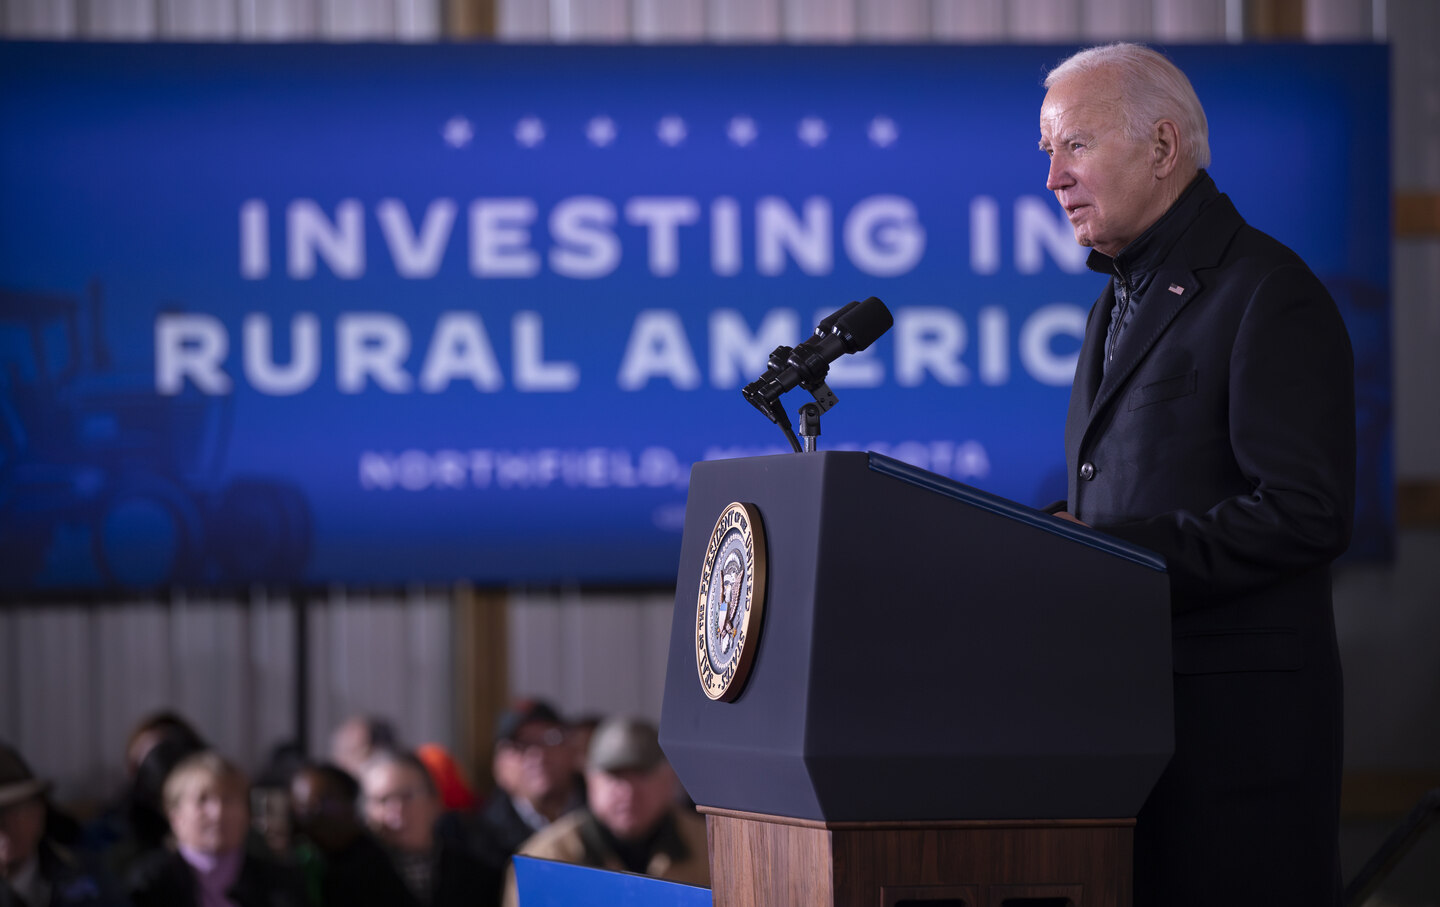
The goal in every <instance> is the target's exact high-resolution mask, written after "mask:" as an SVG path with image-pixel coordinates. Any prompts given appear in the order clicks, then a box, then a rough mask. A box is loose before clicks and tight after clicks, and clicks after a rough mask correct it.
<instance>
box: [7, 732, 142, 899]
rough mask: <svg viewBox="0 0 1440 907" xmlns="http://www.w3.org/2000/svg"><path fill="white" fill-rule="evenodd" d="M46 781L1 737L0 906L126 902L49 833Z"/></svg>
mask: <svg viewBox="0 0 1440 907" xmlns="http://www.w3.org/2000/svg"><path fill="white" fill-rule="evenodd" d="M50 787H51V785H50V782H49V781H48V780H45V779H43V778H37V777H35V774H34V772H32V771H31V770H30V766H29V765H27V764H26V762H25V760H24V759H23V758H21V756H20V754H19V753H18V752H17V751H16V750H15V749H13V748H12V747H10V746H7V745H6V744H3V743H0V907H81V905H85V907H103V905H113V904H121V903H124V901H123V899H121V898H120V897H119V896H118V895H117V894H116V893H115V892H114V890H113V887H112V886H110V885H109V884H107V881H106V879H105V878H104V876H103V875H102V874H101V873H99V872H98V871H95V870H91V869H89V868H88V867H85V866H84V865H82V864H81V862H80V860H79V858H78V857H77V856H76V855H75V854H73V853H71V852H70V851H69V850H67V849H65V848H64V847H62V846H60V845H59V844H58V843H56V842H55V841H54V840H53V839H52V838H51V837H50V836H49V835H48V834H47V828H46V817H47V813H48V811H49V804H48V802H47V800H46V795H47V794H49V792H50Z"/></svg>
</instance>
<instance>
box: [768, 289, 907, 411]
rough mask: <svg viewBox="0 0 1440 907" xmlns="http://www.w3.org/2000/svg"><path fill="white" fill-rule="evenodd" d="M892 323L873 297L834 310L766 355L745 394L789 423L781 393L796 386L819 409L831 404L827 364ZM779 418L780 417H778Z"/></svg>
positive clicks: (857, 349) (863, 345)
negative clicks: (791, 343)
mask: <svg viewBox="0 0 1440 907" xmlns="http://www.w3.org/2000/svg"><path fill="white" fill-rule="evenodd" d="M894 323H895V319H894V317H892V316H891V314H890V310H889V309H887V308H885V303H883V302H881V301H880V300H879V299H876V298H875V297H874V296H871V297H870V298H869V299H866V300H865V301H864V302H851V303H848V304H846V305H845V306H843V307H841V308H840V309H838V310H836V311H835V312H834V313H833V314H831V315H830V316H829V317H828V318H826V319H825V320H824V321H822V322H820V324H818V325H817V326H816V327H815V334H814V336H812V337H810V338H808V339H806V340H804V341H802V342H801V343H799V344H797V345H796V346H795V348H794V349H791V348H790V347H788V346H779V347H776V348H775V351H774V352H773V353H771V354H770V359H769V362H768V363H767V366H768V367H767V368H766V370H765V374H763V375H761V376H760V377H759V378H757V379H755V380H754V381H752V382H751V383H749V384H747V385H746V386H745V389H744V391H742V393H743V394H744V395H745V399H746V400H749V401H750V403H751V404H753V405H754V407H755V408H756V409H758V410H760V412H762V413H764V414H765V416H766V417H767V418H768V419H769V420H770V421H771V422H774V423H776V424H777V425H780V426H781V427H782V428H783V427H788V426H789V424H790V419H789V417H787V416H786V415H785V411H784V409H783V408H782V407H781V406H780V402H779V401H780V395H781V394H784V393H785V392H786V391H789V390H792V389H794V388H795V387H796V386H797V385H798V386H800V387H803V388H805V390H807V391H810V392H811V393H812V394H814V395H815V402H816V403H818V404H820V411H821V412H825V411H826V410H828V409H830V407H832V406H834V405H835V402H836V399H835V394H834V392H832V391H831V390H830V388H828V387H826V386H825V376H826V375H828V374H829V372H830V363H832V362H834V361H835V360H836V359H839V358H840V357H841V356H843V355H845V354H846V353H858V352H860V351H861V350H863V349H865V348H867V347H868V346H870V344H872V343H874V342H875V341H876V340H877V339H879V337H880V335H881V334H884V333H885V332H886V331H888V330H890V327H891V325H893V324H894ZM782 420H783V421H782Z"/></svg>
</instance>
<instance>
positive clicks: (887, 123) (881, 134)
mask: <svg viewBox="0 0 1440 907" xmlns="http://www.w3.org/2000/svg"><path fill="white" fill-rule="evenodd" d="M869 132H870V141H871V142H872V143H874V145H875V146H876V147H877V148H889V147H890V146H891V145H893V144H895V140H896V139H898V138H900V129H899V127H897V126H896V125H895V121H894V120H892V119H890V118H889V117H887V116H878V117H876V118H875V119H873V120H871V121H870V129H869Z"/></svg>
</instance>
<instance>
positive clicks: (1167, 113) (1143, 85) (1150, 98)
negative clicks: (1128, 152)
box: [1045, 43, 1210, 169]
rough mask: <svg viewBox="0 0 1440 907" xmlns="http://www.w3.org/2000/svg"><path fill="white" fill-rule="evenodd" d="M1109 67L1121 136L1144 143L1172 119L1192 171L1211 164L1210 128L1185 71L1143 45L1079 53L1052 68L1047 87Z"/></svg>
mask: <svg viewBox="0 0 1440 907" xmlns="http://www.w3.org/2000/svg"><path fill="white" fill-rule="evenodd" d="M1100 69H1111V70H1113V71H1114V72H1115V74H1116V76H1118V77H1119V80H1120V93H1121V96H1122V97H1123V98H1124V103H1123V109H1124V116H1125V134H1126V136H1128V137H1129V138H1130V139H1131V140H1133V141H1144V140H1145V139H1147V138H1149V136H1150V128H1151V127H1152V126H1154V125H1155V124H1156V123H1158V122H1159V121H1160V120H1173V121H1174V122H1175V126H1176V128H1177V129H1178V130H1179V132H1180V151H1181V154H1182V155H1184V156H1185V157H1186V158H1188V159H1189V160H1190V162H1191V163H1192V164H1194V165H1195V167H1196V169H1203V168H1205V167H1208V166H1210V127H1209V124H1208V123H1207V122H1206V120H1205V108H1204V107H1202V106H1200V98H1199V97H1198V96H1196V94H1195V89H1194V87H1193V86H1191V84H1190V80H1189V79H1187V78H1185V73H1183V72H1181V71H1180V69H1179V67H1177V66H1176V65H1175V64H1174V63H1171V62H1170V61H1169V60H1168V59H1166V58H1165V56H1164V55H1163V54H1161V53H1159V52H1158V51H1154V50H1151V49H1150V48H1148V47H1146V46H1144V45H1143V44H1126V43H1120V44H1106V45H1103V46H1100V47H1092V48H1089V49H1088V50H1082V51H1080V52H1079V53H1077V54H1075V55H1074V56H1071V57H1070V58H1068V59H1066V60H1065V61H1064V62H1062V63H1061V64H1060V65H1059V66H1056V67H1055V68H1054V69H1052V70H1050V73H1049V75H1047V76H1046V77H1045V87H1046V88H1052V87H1054V86H1055V85H1057V84H1059V83H1060V82H1063V81H1065V80H1066V79H1068V78H1070V77H1071V76H1075V75H1079V74H1080V73H1084V72H1094V71H1096V70H1100Z"/></svg>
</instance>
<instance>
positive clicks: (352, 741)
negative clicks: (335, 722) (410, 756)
mask: <svg viewBox="0 0 1440 907" xmlns="http://www.w3.org/2000/svg"><path fill="white" fill-rule="evenodd" d="M399 747H400V738H399V737H398V736H397V735H396V733H395V728H394V726H393V725H391V724H390V722H389V721H386V720H385V719H384V718H380V717H378V716H375V715H356V716H354V717H352V718H349V719H346V720H345V721H343V722H341V724H340V726H339V727H337V728H336V729H335V732H334V733H332V734H331V735H330V761H331V762H334V763H335V764H336V765H338V766H340V767H341V768H343V769H345V771H347V772H349V773H350V774H351V775H353V776H354V777H356V778H358V777H360V774H361V773H362V772H363V771H364V770H365V765H366V763H368V762H369V761H370V757H372V756H374V755H375V754H376V753H378V752H380V751H381V750H393V749H398V748H399Z"/></svg>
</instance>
